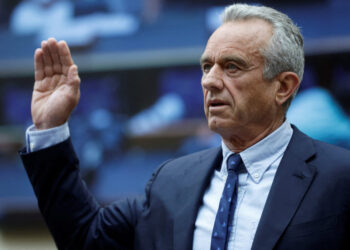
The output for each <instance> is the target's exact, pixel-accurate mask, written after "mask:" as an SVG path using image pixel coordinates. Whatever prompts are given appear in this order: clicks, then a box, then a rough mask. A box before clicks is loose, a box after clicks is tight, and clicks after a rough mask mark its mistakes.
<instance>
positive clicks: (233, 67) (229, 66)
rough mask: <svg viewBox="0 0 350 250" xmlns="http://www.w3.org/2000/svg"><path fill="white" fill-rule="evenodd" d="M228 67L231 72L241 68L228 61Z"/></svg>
mask: <svg viewBox="0 0 350 250" xmlns="http://www.w3.org/2000/svg"><path fill="white" fill-rule="evenodd" d="M226 69H227V70H229V71H230V72H236V71H237V70H239V68H238V67H237V66H236V65H235V64H233V63H227V64H226Z"/></svg>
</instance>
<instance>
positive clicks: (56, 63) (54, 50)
mask: <svg viewBox="0 0 350 250" xmlns="http://www.w3.org/2000/svg"><path fill="white" fill-rule="evenodd" d="M47 43H48V47H49V51H50V54H51V59H52V63H53V71H54V73H58V74H60V73H62V66H61V61H60V58H59V55H58V46H57V42H56V39H54V38H49V40H48V41H47Z"/></svg>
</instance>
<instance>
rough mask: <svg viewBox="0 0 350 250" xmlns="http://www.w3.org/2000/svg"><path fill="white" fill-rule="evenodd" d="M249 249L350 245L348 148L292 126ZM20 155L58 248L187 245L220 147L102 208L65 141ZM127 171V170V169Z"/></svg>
mask: <svg viewBox="0 0 350 250" xmlns="http://www.w3.org/2000/svg"><path fill="white" fill-rule="evenodd" d="M293 129H294V133H293V136H292V139H291V141H290V143H289V145H288V147H287V150H286V152H285V154H284V156H283V158H282V161H281V163H280V166H279V168H278V170H277V173H276V176H275V179H274V181H273V184H272V187H271V191H270V193H269V195H268V198H267V201H266V205H265V207H264V210H263V214H262V217H261V220H260V223H259V225H258V228H257V232H256V235H255V238H254V241H253V246H252V249H253V250H269V249H278V250H313V249H315V250H316V249H317V250H320V249H329V250H335V249H350V243H349V242H350V234H349V232H350V230H349V225H350V221H349V215H350V214H349V211H350V151H348V150H345V149H342V148H338V147H335V146H332V145H329V144H326V143H323V142H320V141H316V140H313V139H311V138H309V137H308V136H306V135H304V134H303V133H301V132H300V131H299V130H298V129H296V128H295V127H293ZM21 157H22V160H23V163H24V166H25V168H26V171H27V173H28V176H29V178H30V181H31V183H32V185H33V188H34V191H35V194H36V196H37V198H38V204H39V208H40V211H41V213H42V215H43V217H44V219H45V221H46V223H47V226H48V227H49V229H50V231H51V233H52V235H53V237H54V240H55V242H56V244H57V246H58V248H59V249H74V250H78V249H93V250H96V249H104V250H105V249H143V250H153V249H159V250H168V249H169V250H170V249H174V250H186V249H192V241H193V232H194V224H195V220H196V217H197V213H198V209H199V208H200V206H201V204H202V198H203V195H204V192H205V190H206V188H207V187H208V185H209V183H210V179H211V176H212V174H213V171H214V169H215V168H216V167H219V166H220V164H221V161H222V152H221V149H220V148H214V149H208V150H205V151H201V152H198V153H194V154H191V155H187V156H184V157H181V158H178V159H175V160H171V161H168V162H166V163H164V164H163V165H161V166H160V167H159V168H158V169H157V170H156V171H155V173H154V174H153V176H152V178H151V179H150V181H149V182H148V184H147V186H146V189H145V194H144V195H143V196H140V197H138V198H133V199H124V200H118V201H117V202H115V203H112V204H111V205H109V206H106V207H101V206H100V205H99V204H98V203H97V202H96V200H95V199H94V197H92V195H91V194H90V193H89V191H88V190H87V188H86V186H85V184H84V182H82V181H81V177H80V174H79V166H78V165H79V162H78V159H77V157H76V155H75V153H74V150H73V148H72V145H71V142H70V140H69V139H68V140H66V141H64V142H62V143H60V144H58V145H55V146H53V147H50V148H47V149H43V150H40V151H37V152H34V153H29V154H27V153H25V152H22V153H21ZM131 174H132V173H131Z"/></svg>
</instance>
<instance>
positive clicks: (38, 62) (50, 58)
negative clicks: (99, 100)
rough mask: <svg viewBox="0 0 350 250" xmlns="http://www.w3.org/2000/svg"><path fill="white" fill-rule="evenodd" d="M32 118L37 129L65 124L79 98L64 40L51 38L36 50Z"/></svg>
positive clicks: (77, 86)
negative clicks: (58, 40)
mask: <svg viewBox="0 0 350 250" xmlns="http://www.w3.org/2000/svg"><path fill="white" fill-rule="evenodd" d="M34 63H35V83H34V90H33V96H32V106H31V110H32V119H33V122H34V125H35V127H36V128H37V129H48V128H52V127H56V126H59V125H61V124H63V123H65V122H66V121H67V120H68V118H69V115H70V113H71V112H72V111H73V109H74V107H75V106H76V105H77V103H78V101H79V98H80V89H79V86H80V79H79V76H78V69H77V66H76V65H75V64H74V63H73V60H72V57H71V54H70V51H69V48H68V46H67V44H66V43H65V42H64V41H60V42H57V41H56V40H55V39H53V38H50V39H49V40H48V41H43V42H42V43H41V48H39V49H37V50H36V51H35V55H34Z"/></svg>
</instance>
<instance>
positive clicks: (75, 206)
mask: <svg viewBox="0 0 350 250" xmlns="http://www.w3.org/2000/svg"><path fill="white" fill-rule="evenodd" d="M34 57H35V84H34V90H33V97H32V119H33V122H34V125H35V128H36V129H37V130H40V131H47V129H52V128H56V127H57V126H60V125H61V124H64V123H65V122H66V121H67V120H68V118H69V115H70V113H71V112H72V110H73V109H74V107H75V106H76V104H77V103H78V100H79V97H80V90H79V85H80V79H79V76H78V72H77V67H76V65H75V64H74V63H73V60H72V58H71V55H70V52H69V48H68V46H67V44H66V43H65V42H63V41H61V42H56V40H54V39H49V40H48V41H47V42H46V41H44V42H43V43H42V47H41V48H40V49H37V50H36V52H35V56H34ZM21 157H22V160H23V163H24V166H25V168H26V171H27V173H28V176H29V178H30V181H31V183H32V185H33V188H34V192H35V194H36V196H37V198H38V204H39V209H40V211H41V213H42V215H43V217H44V219H45V221H46V223H47V225H48V227H49V229H50V231H51V233H52V235H53V237H54V239H55V242H56V244H57V246H58V248H59V249H131V248H132V244H133V233H134V232H133V231H134V228H133V226H134V225H135V224H136V218H137V214H138V211H140V209H141V208H140V206H142V205H141V200H136V199H135V200H123V201H119V202H118V203H114V204H112V205H110V206H108V207H105V208H103V207H101V206H100V205H99V204H98V203H97V202H96V200H95V199H94V197H93V196H92V195H91V194H90V193H89V191H88V189H87V187H86V185H85V184H84V182H83V181H82V180H81V176H80V172H79V162H78V159H77V157H76V155H75V153H74V150H73V147H72V145H71V142H70V139H67V140H64V141H63V142H60V143H58V144H56V145H53V146H50V147H46V148H41V149H39V150H37V151H35V152H33V153H28V152H24V151H23V152H21Z"/></svg>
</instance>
